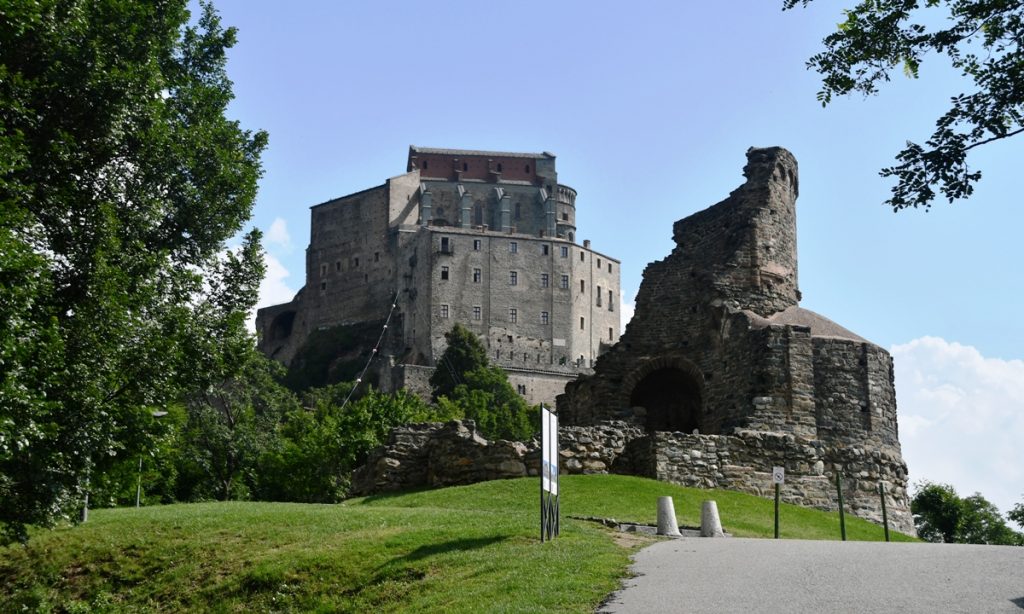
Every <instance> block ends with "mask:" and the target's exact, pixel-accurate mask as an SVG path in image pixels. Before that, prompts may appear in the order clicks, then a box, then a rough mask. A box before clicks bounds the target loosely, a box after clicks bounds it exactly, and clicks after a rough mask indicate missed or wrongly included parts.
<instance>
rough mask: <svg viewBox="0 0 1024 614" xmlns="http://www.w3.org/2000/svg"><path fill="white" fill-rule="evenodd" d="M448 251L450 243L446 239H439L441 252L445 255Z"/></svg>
mask: <svg viewBox="0 0 1024 614" xmlns="http://www.w3.org/2000/svg"><path fill="white" fill-rule="evenodd" d="M450 249H451V242H450V241H449V240H448V237H441V251H442V252H444V253H446V254H447V253H448V252H449V251H450Z"/></svg>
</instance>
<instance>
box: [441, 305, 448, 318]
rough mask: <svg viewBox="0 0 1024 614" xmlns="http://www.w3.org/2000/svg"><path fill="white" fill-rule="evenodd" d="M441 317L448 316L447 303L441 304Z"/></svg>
mask: <svg viewBox="0 0 1024 614" xmlns="http://www.w3.org/2000/svg"><path fill="white" fill-rule="evenodd" d="M441 317H442V318H447V317H448V305H441Z"/></svg>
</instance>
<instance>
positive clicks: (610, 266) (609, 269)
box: [608, 262, 612, 273]
mask: <svg viewBox="0 0 1024 614" xmlns="http://www.w3.org/2000/svg"><path fill="white" fill-rule="evenodd" d="M608 272H609V273H611V272H612V263H610V262H609V263H608Z"/></svg>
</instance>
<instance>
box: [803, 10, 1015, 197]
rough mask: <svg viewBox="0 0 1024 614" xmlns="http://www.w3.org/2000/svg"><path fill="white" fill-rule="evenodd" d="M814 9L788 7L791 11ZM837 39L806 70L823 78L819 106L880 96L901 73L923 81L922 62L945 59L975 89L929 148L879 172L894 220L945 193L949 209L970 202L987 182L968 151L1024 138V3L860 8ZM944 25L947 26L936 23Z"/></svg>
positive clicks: (941, 123) (957, 104)
mask: <svg viewBox="0 0 1024 614" xmlns="http://www.w3.org/2000/svg"><path fill="white" fill-rule="evenodd" d="M811 2H812V0H784V9H790V8H792V7H794V6H795V5H797V4H802V5H803V6H806V5H808V4H810V3H811ZM844 13H845V15H846V19H845V21H843V22H842V23H840V24H839V27H838V31H836V32H834V33H833V34H830V35H829V36H827V37H826V38H825V39H824V41H823V42H824V45H825V50H824V51H823V52H821V53H818V54H816V55H814V56H812V57H811V58H810V59H809V60H808V62H807V66H808V68H811V69H814V70H815V71H817V72H818V73H819V74H821V75H822V77H823V81H822V89H821V91H819V92H818V100H820V101H821V103H822V106H826V105H828V104H829V103H830V102H831V101H832V98H833V96H835V95H842V94H849V93H851V92H861V93H863V94H865V95H870V94H875V93H877V91H878V85H879V83H880V82H884V81H889V78H890V73H891V72H892V71H893V70H894V69H896V68H898V67H901V68H902V70H903V72H904V73H905V74H906V75H907V76H909V77H913V78H916V77H917V76H918V69H919V67H920V65H921V62H922V61H923V58H924V57H925V56H926V55H928V54H930V53H936V54H942V55H945V56H946V57H947V58H948V59H949V61H950V63H951V64H952V66H953V67H954V68H956V69H957V70H959V71H960V72H961V73H962V74H963V76H964V77H965V78H966V79H968V80H969V81H971V82H972V85H973V87H972V89H973V91H970V92H968V93H966V94H960V95H958V96H955V97H953V98H952V100H951V106H950V108H949V110H948V111H946V113H944V114H943V115H942V117H940V118H938V120H937V121H936V122H935V132H934V133H933V134H932V136H931V137H930V138H929V139H928V141H927V142H926V143H925V145H923V146H922V145H919V144H917V143H913V142H909V141H908V142H907V146H906V148H904V149H903V150H902V151H901V152H900V153H899V154H897V156H896V160H897V164H896V165H894V166H890V167H888V168H885V169H882V171H881V172H880V174H881V176H883V177H895V178H896V180H897V183H896V185H895V186H894V187H893V188H892V195H891V197H890V198H889V199H888V200H887V201H886V203H887V204H889V205H890V206H892V208H893V210H894V211H898V210H900V209H904V208H906V207H919V206H923V207H925V208H926V209H928V208H930V207H931V203H932V200H933V199H934V198H935V196H936V193H935V190H934V188H933V186H938V188H939V190H940V191H941V192H942V194H943V196H945V197H946V198H947V199H948V200H949V202H953V201H954V200H956V199H959V198H966V197H968V196H970V195H971V193H972V192H973V191H974V184H975V183H976V182H977V181H978V180H979V179H981V172H980V171H972V170H971V169H970V168H969V166H968V164H967V154H968V152H969V151H970V150H972V149H974V148H976V147H980V146H982V145H985V144H988V143H991V142H993V141H998V140H1002V139H1006V138H1009V137H1012V136H1015V135H1018V134H1020V133H1022V132H1024V88H1022V87H1021V83H1024V2H1021V1H1020V0H860V2H859V3H858V4H857V5H856V6H855V7H854V8H852V9H849V10H846V11H844ZM942 18H945V19H946V20H947V22H948V23H947V27H945V28H933V27H931V26H930V25H925V24H929V23H937V22H939V21H940V19H942Z"/></svg>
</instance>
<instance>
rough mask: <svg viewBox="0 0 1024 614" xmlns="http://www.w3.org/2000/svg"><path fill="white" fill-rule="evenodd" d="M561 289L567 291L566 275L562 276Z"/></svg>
mask: <svg viewBox="0 0 1024 614" xmlns="http://www.w3.org/2000/svg"><path fill="white" fill-rule="evenodd" d="M561 288H562V289H563V290H568V289H569V276H568V275H562V283H561Z"/></svg>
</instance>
